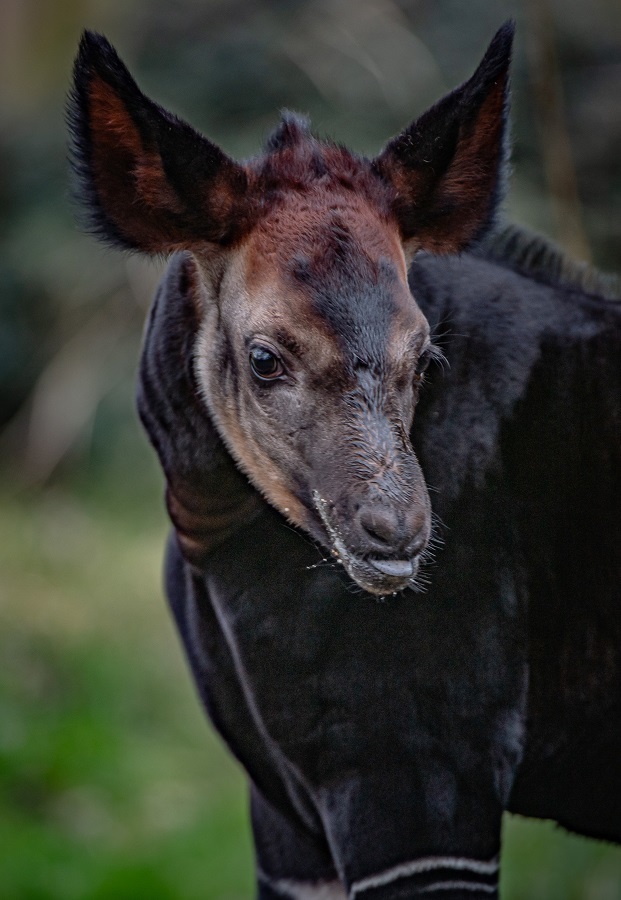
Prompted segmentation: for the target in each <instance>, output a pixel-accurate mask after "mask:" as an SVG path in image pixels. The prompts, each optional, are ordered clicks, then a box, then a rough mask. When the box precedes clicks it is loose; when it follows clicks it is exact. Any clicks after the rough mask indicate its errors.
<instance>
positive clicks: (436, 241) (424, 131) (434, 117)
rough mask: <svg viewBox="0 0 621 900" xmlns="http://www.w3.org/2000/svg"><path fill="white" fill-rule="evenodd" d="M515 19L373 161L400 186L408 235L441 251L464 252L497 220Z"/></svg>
mask: <svg viewBox="0 0 621 900" xmlns="http://www.w3.org/2000/svg"><path fill="white" fill-rule="evenodd" d="M514 30H515V29H514V24H513V22H512V21H509V22H506V23H505V24H504V25H503V26H502V27H501V28H500V29H499V30H498V32H497V33H496V35H495V36H494V38H493V40H492V42H491V43H490V45H489V47H488V49H487V52H486V53H485V56H484V57H483V59H482V61H481V63H480V65H479V67H478V68H477V70H476V72H475V73H474V75H473V76H472V77H471V78H470V79H469V80H468V81H466V82H465V84H463V85H461V87H458V88H456V89H455V90H454V91H452V92H451V93H450V94H448V95H447V96H446V97H444V98H443V99H442V100H440V101H439V102H438V103H436V104H435V105H434V106H432V107H431V109H429V110H428V111H427V112H426V113H424V114H423V115H422V116H421V117H420V118H419V119H417V120H416V121H415V122H413V123H412V124H411V125H410V126H409V127H408V128H407V129H406V130H405V131H403V132H402V133H401V134H400V135H398V136H397V137H396V138H394V139H393V140H392V141H390V143H389V144H388V145H387V146H386V148H385V149H384V151H383V152H382V154H381V155H380V156H379V157H378V158H377V159H376V160H375V161H374V167H375V169H376V171H377V172H378V174H379V175H380V176H381V177H382V178H383V179H384V180H386V181H388V182H389V183H390V184H391V185H392V187H393V188H394V191H395V200H394V204H393V208H394V212H395V215H396V217H397V220H398V222H399V226H400V229H401V234H402V237H403V240H404V241H405V242H406V243H410V244H411V245H412V246H413V247H415V248H420V249H425V250H429V251H432V252H438V253H451V252H457V251H460V250H463V249H465V248H466V247H468V246H470V245H471V244H473V243H475V242H476V241H477V240H479V239H480V238H481V237H482V236H483V235H484V234H485V232H486V231H487V230H488V229H489V228H490V227H491V225H492V224H493V220H494V217H495V214H496V210H497V208H498V205H499V202H500V199H501V196H502V192H503V187H504V177H505V168H506V162H507V156H508V154H507V145H508V140H507V131H508V128H507V119H508V103H509V65H510V62H511V46H512V41H513V34H514Z"/></svg>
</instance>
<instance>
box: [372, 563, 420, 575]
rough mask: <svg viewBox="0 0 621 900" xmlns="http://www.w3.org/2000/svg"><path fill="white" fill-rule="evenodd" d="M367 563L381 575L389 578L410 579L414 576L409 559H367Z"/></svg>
mask: <svg viewBox="0 0 621 900" xmlns="http://www.w3.org/2000/svg"><path fill="white" fill-rule="evenodd" d="M367 562H368V563H369V565H371V566H372V567H373V568H374V569H377V571H378V572H379V573H380V574H381V575H387V576H388V577H389V578H411V577H412V575H413V574H414V563H413V561H412V560H411V559H368V560H367Z"/></svg>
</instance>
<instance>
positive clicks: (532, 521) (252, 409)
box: [71, 24, 621, 900]
mask: <svg viewBox="0 0 621 900" xmlns="http://www.w3.org/2000/svg"><path fill="white" fill-rule="evenodd" d="M512 33H513V28H512V26H511V25H510V24H509V25H507V26H504V27H503V28H502V29H501V30H500V31H499V32H498V34H497V36H496V37H495V38H494V40H493V41H492V43H491V45H490V48H489V50H488V51H487V53H486V55H485V57H484V59H483V62H482V63H481V65H480V67H479V68H478V69H477V71H476V73H475V74H474V76H473V77H472V79H470V80H469V81H468V82H466V84H465V85H463V86H462V87H461V88H458V89H457V90H456V91H455V92H453V93H452V94H450V95H449V96H448V97H446V98H444V100H441V101H440V102H439V103H438V104H437V105H436V106H435V107H433V108H432V109H431V110H430V111H429V112H427V113H426V114H424V115H423V116H422V117H421V118H420V119H418V120H417V122H416V123H414V125H412V126H410V128H408V129H406V131H405V132H403V134H402V135H400V136H398V137H397V138H395V139H394V140H393V141H392V142H390V143H389V144H388V146H387V148H386V149H385V151H384V152H383V153H382V154H380V156H379V157H377V159H376V160H374V161H370V160H365V159H362V158H360V157H357V156H355V155H354V154H352V153H350V152H349V151H347V150H346V149H344V148H342V147H338V146H336V145H334V144H331V143H327V142H321V141H319V140H317V139H316V138H315V137H313V136H312V134H311V133H310V131H309V128H308V124H307V123H306V121H305V120H303V119H301V118H300V117H296V116H294V115H292V114H286V115H285V116H284V117H283V120H282V122H281V124H280V126H279V128H278V129H277V131H276V132H275V133H274V135H273V136H272V137H271V139H270V140H269V142H268V144H267V147H266V149H265V151H264V153H263V154H262V155H260V156H259V157H257V158H256V159H255V160H252V161H250V162H248V163H245V164H243V165H242V164H240V163H235V162H233V161H232V160H229V159H228V157H226V155H225V154H223V153H222V151H220V150H219V149H218V148H216V147H214V145H212V144H211V143H210V142H209V141H207V139H206V138H203V137H201V136H200V135H198V134H197V133H196V132H194V131H193V130H192V129H190V127H189V126H187V125H186V124H185V123H182V122H180V121H179V120H177V119H175V118H174V117H172V116H170V114H169V113H166V112H165V111H163V110H161V109H160V108H159V107H157V106H156V105H155V104H153V103H152V101H150V100H148V98H146V97H144V95H143V94H141V92H140V91H139V89H138V88H137V87H136V85H135V83H134V82H133V80H132V79H131V76H130V75H129V73H128V72H127V70H126V69H125V67H124V66H123V64H122V63H121V62H120V60H119V59H118V57H117V56H116V54H115V52H114V51H113V50H112V48H111V47H110V45H109V44H107V42H106V41H105V40H104V39H102V38H99V37H97V36H94V35H87V36H85V38H84V40H83V43H82V45H81V49H80V54H79V57H78V60H77V62H76V68H75V86H74V92H73V98H72V101H71V122H72V128H73V137H74V160H75V166H76V171H77V175H78V179H79V182H80V184H81V190H82V195H83V197H84V199H85V201H86V203H87V204H88V207H89V211H90V215H91V220H92V223H93V225H94V227H95V229H96V230H97V231H98V232H99V233H100V235H101V236H103V238H104V239H106V240H108V241H112V242H114V243H117V244H120V245H121V246H124V247H129V248H136V249H141V250H144V251H146V252H163V251H167V250H170V249H174V248H186V249H187V251H189V252H183V253H179V254H175V255H174V256H173V258H172V260H171V262H170V265H169V267H168V270H167V272H166V275H165V276H164V279H163V281H162V284H161V286H160V289H159V291H158V293H157V296H156V298H155V301H154V305H153V309H152V311H151V314H150V318H149V322H148V326H147V330H146V334H145V341H144V348H143V353H142V359H141V366H140V378H139V389H138V406H139V411H140V415H141V418H142V421H143V423H144V425H145V428H146V430H147V433H148V435H149V437H150V439H151V441H152V443H153V446H154V447H155V450H156V451H157V453H158V456H159V458H160V461H161V464H162V468H163V471H164V474H165V477H166V484H167V505H168V510H169V513H170V517H171V520H172V523H173V532H172V534H171V537H170V540H169V544H168V550H167V555H166V589H167V594H168V598H169V601H170V604H171V608H172V611H173V614H174V616H175V619H176V621H177V624H178V627H179V631H180V634H181V637H182V641H183V644H184V648H185V651H186V653H187V656H188V660H189V662H190V666H191V669H192V673H193V676H194V679H195V681H196V685H197V688H198V690H199V693H200V696H201V699H202V701H203V703H204V705H205V708H206V710H207V712H208V714H209V716H210V718H211V720H212V722H213V724H214V726H215V727H216V728H217V729H218V731H219V732H220V734H221V735H222V737H223V738H224V740H225V741H226V742H227V743H228V745H229V747H230V749H231V751H232V752H233V753H234V754H235V755H236V757H237V758H238V759H239V760H240V762H241V763H242V765H243V766H244V767H245V769H246V771H247V773H248V777H249V780H250V784H251V796H252V824H253V831H254V835H255V844H256V853H257V883H258V891H259V897H261V898H262V900H274V898H277V897H286V898H289V900H343V898H344V897H348V898H349V900H356V898H364V900H398V898H406V897H415V896H424V895H426V894H429V893H434V894H436V895H438V896H440V897H443V898H446V900H458V898H461V900H465V898H479V900H483V898H486V897H494V896H497V886H498V875H499V850H500V825H501V818H502V814H503V811H504V810H506V809H513V810H516V811H518V812H522V813H525V814H528V815H539V816H545V817H549V818H554V819H556V820H557V821H559V822H560V823H562V824H564V825H566V826H567V827H569V828H573V829H575V830H577V831H581V832H583V833H586V834H591V835H595V836H598V837H604V838H608V839H610V840H620V839H621V814H620V810H619V804H618V797H619V796H620V794H621V767H620V766H619V759H621V711H620V703H619V697H620V695H621V691H620V688H621V658H620V655H621V651H620V646H621V640H620V637H621V635H620V634H619V617H618V614H617V610H618V591H619V581H620V576H621V563H620V556H619V548H620V547H621V525H620V520H619V509H620V508H621V368H620V366H619V359H620V358H621V305H620V304H619V303H615V302H612V301H607V300H605V299H604V298H603V296H601V293H598V292H597V286H598V284H599V281H598V279H596V278H595V279H593V278H589V279H586V278H584V279H583V278H572V276H571V272H572V269H571V266H567V265H565V264H561V263H559V262H558V256H555V255H554V253H553V252H552V251H547V250H546V249H545V248H544V247H543V245H538V247H539V249H538V250H537V251H536V252H535V250H534V249H533V248H534V247H535V244H533V242H532V240H531V239H529V238H525V237H524V236H523V235H521V233H519V232H518V231H516V230H515V229H513V230H512V231H509V232H506V233H505V235H504V236H503V237H491V238H490V237H489V236H488V242H487V243H485V244H483V245H482V246H481V247H480V248H479V249H478V250H477V251H476V253H470V254H464V255H462V256H461V257H460V258H441V257H433V256H430V255H427V254H424V253H419V254H418V255H417V256H416V257H415V259H414V262H413V265H412V268H411V270H410V274H409V285H408V278H407V265H406V259H407V258H409V257H410V256H411V254H412V253H413V252H414V251H416V250H417V249H420V248H423V249H425V248H426V249H427V250H430V251H434V252H439V253H446V252H448V251H451V250H456V249H463V248H465V247H467V246H469V245H470V244H471V243H472V242H473V241H475V240H477V239H480V238H481V237H482V236H483V235H484V234H485V233H486V230H487V229H489V227H490V223H491V222H492V220H493V218H494V215H495V212H496V208H497V203H498V199H499V191H500V187H499V186H500V185H501V183H502V179H503V164H504V155H505V146H506V138H505V135H506V106H507V71H508V65H509V57H510V46H511V38H512ZM534 259H536V260H537V261H538V263H537V265H534V264H533V260H534ZM544 259H545V260H547V261H548V263H549V264H550V265H549V266H548V268H547V269H546V267H545V266H542V265H541V261H542V260H544ZM542 271H543V272H547V277H545V276H544V275H543V274H542ZM430 334H431V340H430ZM432 340H433V341H435V344H436V347H435V349H434V344H433V343H432ZM438 345H439V347H440V348H441V350H442V352H443V353H444V354H445V356H446V359H447V361H448V366H447V367H445V368H444V369H443V370H442V369H440V368H438V367H436V368H435V370H434V368H433V366H432V367H431V369H430V372H429V377H428V381H427V382H426V380H425V379H426V378H427V376H426V375H425V368H426V367H427V365H428V364H429V362H430V361H433V360H434V359H437V358H438V357H439V356H441V353H440V352H439V351H438V349H437V347H438ZM257 360H258V362H257ZM257 365H258V366H259V367H258V368H257ZM428 486H429V489H430V494H429V493H428V490H427V487H428ZM430 496H431V498H432V500H431V503H430ZM431 506H433V514H434V518H435V522H436V526H435V537H434V536H433V535H432V512H431ZM432 550H433V551H434V554H433V556H432ZM423 588H426V590H425V591H424V592H421V591H422V589H423ZM415 591H418V593H415ZM386 595H388V596H386Z"/></svg>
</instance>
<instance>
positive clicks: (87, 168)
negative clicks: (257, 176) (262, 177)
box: [68, 32, 247, 253]
mask: <svg viewBox="0 0 621 900" xmlns="http://www.w3.org/2000/svg"><path fill="white" fill-rule="evenodd" d="M68 114H69V123H70V128H71V138H72V146H71V150H72V162H73V168H74V172H75V174H76V176H77V193H78V195H79V199H80V201H81V202H82V204H83V205H84V206H85V207H86V210H87V217H88V225H89V226H90V227H91V229H92V230H94V231H95V232H96V233H98V234H99V235H100V236H101V237H103V238H104V239H105V240H107V241H108V242H109V243H112V244H115V245H117V246H118V245H120V246H122V247H125V248H130V249H137V250H143V251H146V252H150V253H157V252H167V251H170V250H173V249H175V248H178V247H187V246H191V245H192V244H193V243H196V242H197V241H210V242H217V243H228V242H230V241H232V240H234V239H235V237H236V236H237V235H238V234H239V231H240V229H242V228H243V227H244V225H245V224H246V218H247V214H246V210H245V199H246V189H247V176H246V172H245V170H244V169H243V167H242V166H240V165H238V164H237V163H235V162H234V161H233V160H231V159H229V157H227V156H226V155H225V154H224V153H223V152H222V151H221V150H220V149H219V148H218V147H216V146H215V144H212V143H211V142H210V141H208V140H207V139H206V138H204V137H203V136H202V135H200V134H198V132H196V131H194V129H193V128H191V127H190V126H189V125H188V124H186V123H185V122H183V121H181V120H180V119H178V118H176V117H175V116H173V115H171V114H170V113H168V112H166V110H164V109H162V108H161V107H159V106H158V105H157V104H155V103H153V101H151V100H149V99H148V97H145V95H144V94H142V92H141V91H140V90H139V88H138V87H137V85H136V83H135V82H134V81H133V79H132V77H131V75H130V74H129V72H128V70H127V69H126V67H125V66H124V65H123V63H122V62H121V60H120V59H119V57H118V56H117V55H116V52H115V51H114V49H113V48H112V46H111V45H110V44H109V43H108V42H107V41H106V40H105V38H102V37H100V36H99V35H94V34H91V33H89V32H86V33H85V35H84V36H83V38H82V42H81V44H80V50H79V53H78V57H77V59H76V63H75V68H74V83H73V90H72V93H71V96H70V100H69V110H68Z"/></svg>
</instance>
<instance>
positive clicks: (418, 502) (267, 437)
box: [69, 25, 512, 594]
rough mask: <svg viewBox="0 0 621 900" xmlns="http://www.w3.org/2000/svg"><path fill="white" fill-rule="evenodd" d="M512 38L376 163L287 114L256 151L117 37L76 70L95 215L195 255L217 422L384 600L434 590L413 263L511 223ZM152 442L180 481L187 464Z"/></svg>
mask: <svg viewBox="0 0 621 900" xmlns="http://www.w3.org/2000/svg"><path fill="white" fill-rule="evenodd" d="M511 38H512V26H511V25H507V26H504V27H503V28H502V29H501V30H500V31H499V32H498V34H497V35H496V37H495V38H494V40H493V41H492V43H491V45H490V47H489V49H488V51H487V53H486V55H485V57H484V59H483V61H482V62H481V64H480V66H479V68H478V69H477V71H476V72H475V74H474V75H473V76H472V78H471V79H470V80H469V81H468V82H466V83H465V84H464V85H462V86H461V87H460V88H458V89H456V90H455V91H453V92H452V93H451V94H449V95H448V96H447V97H445V98H444V99H443V100H441V101H440V102H439V103H438V104H436V105H435V106H434V107H433V108H432V109H430V110H429V111H428V112H427V113H425V114H424V115H423V116H421V117H420V118H419V119H418V120H416V121H415V122H414V123H413V124H412V125H410V126H409V127H408V128H407V129H406V130H405V131H403V132H402V133H401V134H400V135H398V136H397V137H396V138H394V139H393V140H392V141H390V142H389V143H388V145H387V146H386V148H385V149H384V150H383V151H382V153H380V154H379V156H377V157H376V158H375V159H367V158H364V157H359V156H356V155H355V154H353V153H351V152H350V151H348V150H346V149H345V148H343V147H341V146H337V145H335V144H332V143H329V142H322V141H319V140H318V139H317V138H315V137H314V136H313V135H312V134H311V132H310V130H309V126H308V123H307V122H306V121H305V120H303V119H301V118H300V117H297V116H294V115H291V114H285V115H284V116H283V119H282V122H281V124H280V126H279V127H278V129H277V130H276V131H275V132H274V134H273V135H272V137H271V138H270V139H269V141H268V144H267V146H266V148H265V151H264V152H263V154H261V155H260V156H258V157H257V158H255V159H252V160H250V161H248V162H245V163H243V164H242V163H237V162H235V161H234V160H232V159H230V158H229V157H227V156H226V154H224V153H223V151H222V150H220V149H219V148H218V147H216V146H215V145H214V144H212V143H211V142H210V141H209V140H207V139H206V138H204V137H203V136H202V135H200V134H198V133H197V132H196V131H194V129H192V128H191V127H190V126H189V125H187V124H186V123H185V122H182V121H180V120H179V119H177V118H176V117H175V116H173V115H171V114H170V113H168V112H166V111H165V110H163V109H162V108H161V107H159V106H157V105H156V104H155V103H153V102H152V101H151V100H149V99H148V98H147V97H145V96H144V94H142V93H141V91H140V90H139V88H138V87H137V86H136V84H135V82H134V81H133V79H132V78H131V76H130V74H129V72H128V70H127V69H126V68H125V66H124V65H123V63H122V62H121V61H120V59H119V58H118V56H117V55H116V53H115V51H114V49H113V48H112V47H111V45H110V44H108V42H107V41H106V40H105V39H104V38H101V37H99V36H97V35H93V34H90V33H86V34H85V35H84V38H83V40H82V44H81V47H80V53H79V55H78V59H77V61H76V65H75V72H74V89H73V94H72V98H71V102H70V109H69V116H70V122H71V125H72V131H73V148H72V149H73V162H74V169H75V172H76V174H77V177H78V182H79V189H80V192H81V197H82V199H85V200H86V207H87V215H88V220H89V224H90V226H91V227H92V228H93V229H94V230H95V231H96V232H97V233H98V234H99V235H100V236H102V237H103V238H104V239H105V240H106V241H108V242H109V243H112V244H114V245H116V246H121V247H123V248H125V249H131V250H139V251H143V252H146V253H159V254H161V253H170V252H172V251H179V250H181V251H186V252H189V254H190V257H189V262H188V271H189V272H190V286H189V288H188V290H189V291H190V293H191V296H192V304H193V307H194V310H195V320H194V321H195V325H194V332H193V334H192V335H190V336H189V339H188V341H187V343H186V346H187V348H188V353H189V354H190V357H191V358H190V360H187V359H186V360H185V361H184V364H188V363H189V365H190V367H191V369H192V372H193V378H194V381H195V387H196V393H197V396H198V397H199V399H200V403H201V405H202V409H203V414H204V416H205V417H209V419H210V420H211V421H213V423H214V424H215V426H216V428H217V430H218V433H219V436H220V438H221V439H222V441H223V442H224V444H225V446H226V448H227V449H228V451H229V452H230V454H231V455H232V457H233V458H234V460H235V461H236V463H237V464H238V467H239V468H240V469H241V470H242V472H243V473H245V475H246V476H247V477H248V479H249V480H250V482H251V484H252V485H253V486H254V488H256V489H257V490H258V491H259V492H260V493H261V494H262V495H263V497H265V498H266V499H267V500H268V502H269V503H271V504H272V505H273V506H274V507H276V509H277V510H279V511H280V512H281V513H282V514H283V515H284V516H285V517H286V518H287V519H288V520H289V521H290V522H291V523H293V524H295V525H296V526H299V527H300V528H302V529H304V530H305V531H307V532H309V533H310V534H311V535H312V537H313V538H315V539H316V540H317V541H319V542H320V543H321V544H322V545H323V546H324V547H325V548H327V550H328V551H329V552H330V553H331V554H332V556H333V557H334V558H335V559H336V560H338V562H339V563H342V565H343V567H344V569H345V570H346V571H347V573H348V574H349V576H351V578H352V579H353V580H354V582H356V583H357V584H358V585H359V586H360V587H361V588H363V589H364V590H367V591H370V592H372V593H376V594H384V593H387V592H394V591H399V590H402V589H403V588H405V587H407V586H408V585H412V586H415V585H416V575H417V571H418V567H419V565H420V561H421V559H422V558H423V555H424V553H425V549H426V547H427V546H428V543H429V538H430V533H431V511H430V503H429V497H428V493H427V488H426V486H425V481H424V478H423V474H422V472H421V469H420V466H419V464H418V461H417V459H416V457H415V455H414V451H413V449H412V445H411V443H410V430H411V427H412V423H413V418H414V409H415V405H416V400H417V396H418V391H419V388H420V386H421V383H422V381H423V379H424V370H425V368H426V367H427V364H428V362H429V360H430V359H431V358H432V357H433V355H434V348H433V346H432V344H431V342H430V338H429V328H428V325H427V322H426V321H425V318H424V316H423V315H422V313H421V312H420V310H419V309H418V307H417V305H416V302H415V299H414V298H413V297H412V295H411V294H410V292H409V290H408V286H407V267H408V263H409V261H411V259H412V257H413V255H414V254H415V253H416V252H417V251H418V250H426V251H431V252H439V253H449V252H457V251H460V250H462V249H464V248H466V247H468V246H469V245H470V244H472V242H474V241H476V240H477V239H478V237H479V236H480V235H482V234H483V233H484V232H485V231H486V229H487V228H488V227H489V226H490V224H491V222H492V219H493V217H494V213H495V209H496V205H497V200H498V194H499V190H500V188H499V186H500V183H501V180H502V164H503V161H504V156H505V137H504V135H505V118H506V104H507V70H508V65H509V57H510V45H511ZM147 427H148V429H149V430H151V429H150V427H149V425H147ZM151 438H152V440H153V442H154V444H155V446H156V448H158V452H160V456H161V457H162V463H163V466H164V470H165V472H166V474H167V478H168V479H169V489H170V487H171V478H170V472H171V470H174V468H175V461H171V459H170V458H169V457H166V458H164V455H163V453H162V452H161V448H162V446H163V445H164V444H165V443H166V442H165V441H163V440H162V436H161V435H153V434H151ZM188 491H189V492H190V493H191V486H190V487H189V488H188V485H186V487H185V491H184V495H186V496H187V494H188ZM177 499H178V497H177ZM177 505H178V504H177ZM173 518H174V517H173Z"/></svg>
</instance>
